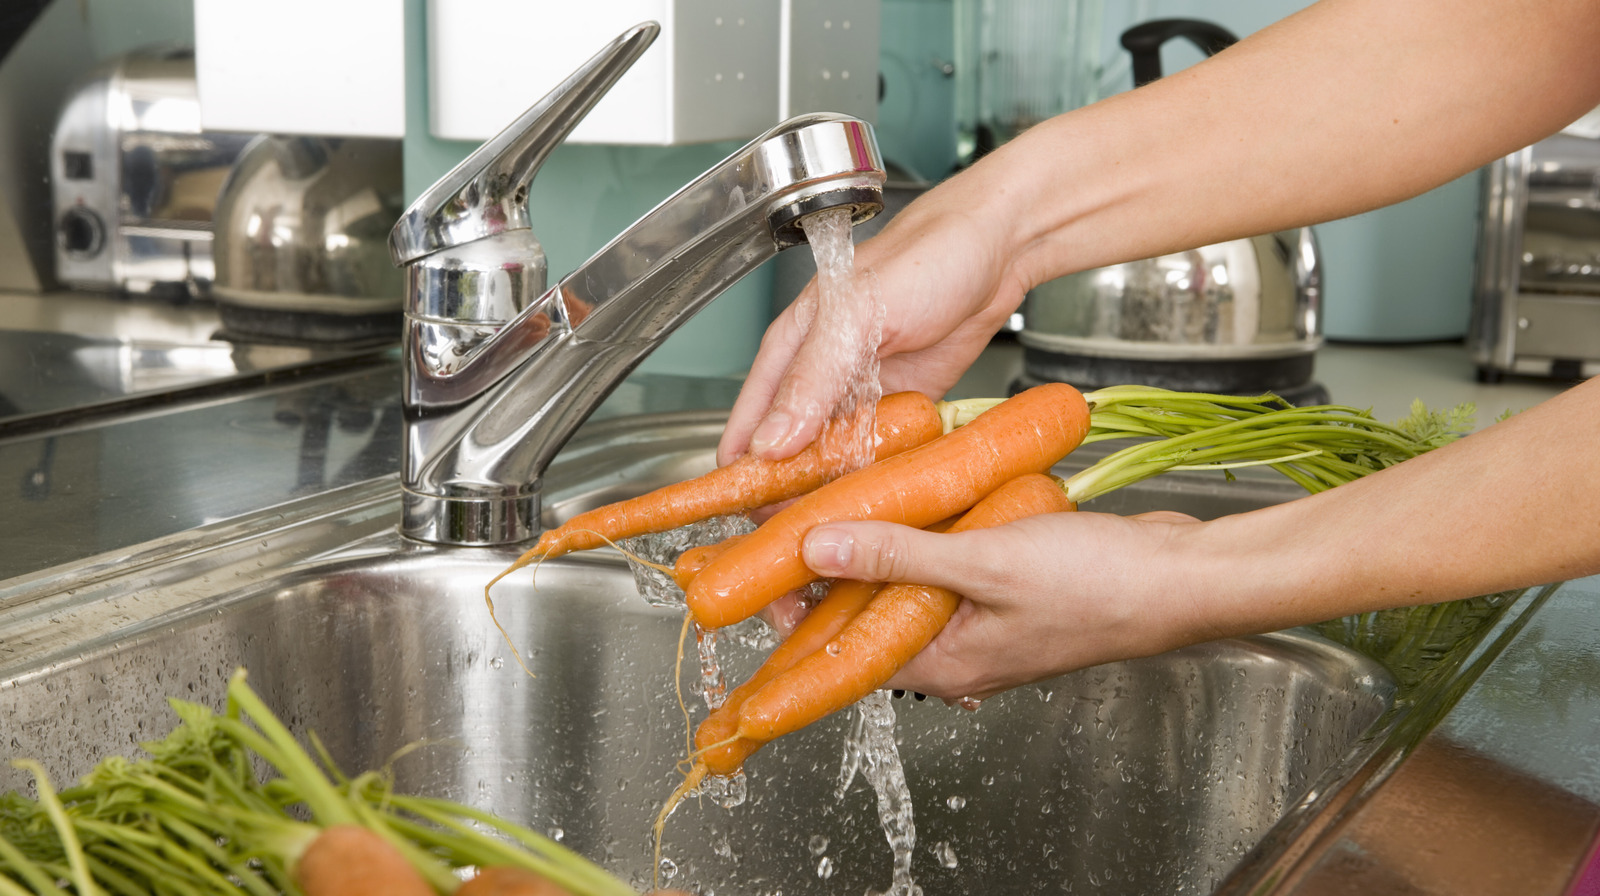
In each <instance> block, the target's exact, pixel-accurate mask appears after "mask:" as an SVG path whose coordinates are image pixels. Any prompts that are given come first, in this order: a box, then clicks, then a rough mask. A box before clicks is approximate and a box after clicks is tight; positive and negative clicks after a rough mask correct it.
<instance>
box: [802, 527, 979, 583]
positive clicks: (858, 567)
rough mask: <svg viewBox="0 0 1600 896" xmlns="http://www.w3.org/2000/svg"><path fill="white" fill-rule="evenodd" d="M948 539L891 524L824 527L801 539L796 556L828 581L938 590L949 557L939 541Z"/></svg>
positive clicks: (813, 530) (943, 577)
mask: <svg viewBox="0 0 1600 896" xmlns="http://www.w3.org/2000/svg"><path fill="white" fill-rule="evenodd" d="M948 537H949V536H946V535H939V534H935V533H932V532H924V531H922V530H921V529H913V528H911V527H910V526H901V525H897V524H895V523H882V522H854V523H829V524H826V525H822V526H818V527H816V528H815V529H812V530H811V531H810V532H808V533H806V537H805V542H804V544H803V545H802V556H803V557H804V559H805V561H806V565H807V566H809V567H811V569H812V571H813V572H816V573H818V574H819V575H822V576H826V577H829V578H835V579H856V580H858V581H862V582H916V583H918V584H922V585H944V584H945V582H944V579H945V578H946V577H947V576H946V575H943V574H941V573H945V574H947V573H949V572H950V570H949V569H948V560H949V558H948V556H947V555H948V553H949V552H948V551H947V550H946V551H941V550H940V549H939V540H940V539H943V538H948ZM941 557H943V558H944V562H941V561H940V559H939V558H941ZM941 567H945V568H944V569H941Z"/></svg>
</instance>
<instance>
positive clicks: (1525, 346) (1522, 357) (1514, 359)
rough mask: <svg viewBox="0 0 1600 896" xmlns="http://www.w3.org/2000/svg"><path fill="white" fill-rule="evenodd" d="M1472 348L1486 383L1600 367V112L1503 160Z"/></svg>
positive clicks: (1489, 181)
mask: <svg viewBox="0 0 1600 896" xmlns="http://www.w3.org/2000/svg"><path fill="white" fill-rule="evenodd" d="M1482 200H1483V206H1482V221H1481V225H1480V229H1479V233H1478V257H1477V267H1476V273H1475V282H1474V284H1473V309H1472V328H1471V331H1470V334H1469V337H1468V346H1469V349H1470V351H1471V354H1472V359H1473V362H1474V363H1475V364H1477V366H1478V378H1479V379H1480V380H1481V381H1484V382H1495V381H1497V380H1499V379H1500V378H1501V376H1502V375H1504V374H1506V373H1517V374H1531V375H1536V376H1554V377H1558V378H1562V379H1577V378H1580V377H1582V376H1585V375H1592V374H1593V373H1594V372H1595V367H1596V365H1600V110H1595V111H1594V112H1590V113H1589V114H1588V115H1586V116H1584V117H1583V118H1582V119H1579V120H1578V121H1577V122H1575V123H1574V124H1573V125H1571V126H1570V127H1568V128H1567V129H1566V130H1564V131H1562V132H1561V133H1559V134H1557V135H1555V136H1553V137H1550V138H1548V139H1545V140H1541V141H1539V142H1538V143H1535V144H1533V145H1532V146H1529V147H1526V148H1524V149H1522V150H1519V151H1517V152H1514V153H1512V154H1511V155H1509V156H1506V157H1505V158H1503V159H1499V160H1497V161H1495V162H1494V163H1492V164H1491V165H1490V166H1489V169H1488V172H1487V174H1486V175H1485V177H1484V183H1483V195H1482Z"/></svg>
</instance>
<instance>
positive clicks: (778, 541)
mask: <svg viewBox="0 0 1600 896" xmlns="http://www.w3.org/2000/svg"><path fill="white" fill-rule="evenodd" d="M1088 431H1089V407H1088V405H1087V403H1086V402H1085V401H1084V399H1083V396H1082V395H1081V394H1079V393H1078V390H1076V389H1074V388H1072V387H1071V386H1068V385H1065V384H1063V383H1048V384H1045V385H1042V386H1036V387H1034V388H1032V389H1029V390H1027V391H1026V392H1023V393H1021V394H1019V395H1016V396H1013V397H1012V398H1010V399H1008V400H1006V401H1004V402H1002V403H1001V404H998V405H996V406H995V407H994V408H992V409H990V410H988V411H985V412H984V413H982V414H980V415H978V417H977V418H976V419H975V420H973V421H972V422H971V423H968V424H967V425H965V426H963V427H961V428H959V429H956V430H954V431H953V432H950V433H948V434H946V435H944V436H942V437H940V438H938V439H935V440H934V441H932V442H929V443H927V444H925V445H921V446H919V447H916V448H913V449H911V450H909V451H906V452H905V453H903V454H898V455H895V456H894V457H890V458H888V459H886V460H882V461H879V462H877V463H875V464H873V465H871V466H869V467H867V468H865V469H862V470H857V471H856V472H854V473H851V474H849V475H846V476H842V477H840V478H839V479H836V480H834V481H833V482H830V483H828V484H827V485H824V486H822V487H821V488H818V489H817V490H816V491H814V492H811V493H810V494H808V495H805V496H804V497H802V498H800V499H799V500H797V501H795V502H794V503H793V504H791V505H789V506H788V507H786V508H784V509H783V510H781V511H779V512H778V513H777V514H775V515H774V516H773V517H772V518H771V519H769V520H767V521H766V522H765V523H763V524H762V525H761V527H760V528H758V529H756V531H755V532H753V533H752V534H751V535H750V537H748V538H746V539H744V540H743V541H741V542H739V543H738V544H736V545H734V546H732V547H731V548H729V549H728V550H727V551H725V552H723V554H722V555H721V556H719V557H717V558H716V559H715V560H713V561H712V562H711V564H710V565H708V566H707V567H706V568H705V569H704V570H702V571H701V572H700V574H699V575H697V576H695V578H694V580H693V581H692V582H690V583H689V588H688V590H687V595H688V602H689V609H690V611H691V612H692V613H693V614H694V618H695V621H696V622H698V623H699V624H700V625H701V626H703V627H705V628H721V627H723V626H725V625H731V624H732V623H735V622H738V621H740V620H742V619H746V618H748V617H750V616H752V615H754V614H755V613H757V612H758V611H760V610H761V608H763V607H765V606H766V605H767V604H769V603H771V602H772V601H773V600H776V599H777V598H778V597H780V596H782V595H784V594H786V593H788V592H790V591H793V590H794V589H796V588H800V587H802V586H804V585H807V584H809V583H810V582H813V581H815V580H816V579H817V575H816V574H815V573H814V572H812V571H811V570H810V568H808V567H807V566H806V565H805V561H804V560H803V559H802V558H801V555H800V546H801V542H802V540H803V539H804V538H805V535H806V533H807V532H809V531H811V529H812V528H814V527H815V526H819V525H822V524H823V523H829V522H836V521H839V520H866V519H874V520H888V521H891V522H897V523H903V524H905V525H909V526H917V527H919V528H920V527H923V526H927V525H929V524H931V523H934V522H936V521H938V520H941V519H944V518H945V517H948V516H952V515H954V514H957V513H960V512H961V511H964V510H966V509H967V508H969V507H971V506H973V505H974V504H976V503H977V502H978V501H979V500H981V499H982V498H983V497H984V496H985V495H987V494H989V493H990V492H991V491H994V490H995V489H996V488H999V487H1000V486H1001V485H1002V484H1004V483H1005V482H1007V481H1009V480H1011V479H1014V478H1016V477H1018V476H1021V475H1023V474H1025V473H1043V472H1044V471H1046V470H1048V469H1050V467H1051V466H1052V465H1054V464H1055V463H1056V462H1057V461H1059V460H1061V459H1062V458H1063V457H1065V456H1066V455H1067V454H1068V453H1070V452H1071V451H1072V450H1073V449H1074V448H1076V447H1077V446H1078V445H1079V444H1080V443H1081V442H1082V441H1083V438H1084V436H1085V435H1086V434H1087V433H1088Z"/></svg>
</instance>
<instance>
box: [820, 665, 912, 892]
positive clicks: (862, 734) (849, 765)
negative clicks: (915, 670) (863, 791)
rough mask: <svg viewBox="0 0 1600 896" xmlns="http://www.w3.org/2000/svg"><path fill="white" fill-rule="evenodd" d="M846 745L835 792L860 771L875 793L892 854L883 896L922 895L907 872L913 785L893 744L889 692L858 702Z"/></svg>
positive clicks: (909, 855)
mask: <svg viewBox="0 0 1600 896" xmlns="http://www.w3.org/2000/svg"><path fill="white" fill-rule="evenodd" d="M844 747H845V754H844V763H843V765H842V767H841V769H840V771H839V790H838V794H837V796H838V797H839V798H841V799H842V798H843V797H844V794H845V791H846V790H847V789H848V788H849V786H850V782H851V781H852V780H853V779H854V778H855V776H856V774H857V773H858V772H859V773H860V774H861V776H862V777H863V778H865V779H866V781H867V783H868V784H870V785H871V786H872V789H873V791H875V792H876V793H877V796H878V822H879V823H880V824H881V825H883V833H884V836H885V837H886V838H888V840H889V849H890V851H891V852H892V853H893V854H894V876H893V878H892V879H891V880H890V883H889V889H888V890H886V891H884V893H883V894H882V896H922V888H921V887H919V886H917V882H916V880H915V879H914V878H913V877H912V876H911V858H912V854H913V853H914V852H915V851H916V847H917V824H916V820H915V819H914V818H913V817H912V812H911V788H910V787H908V786H907V785H906V772H905V767H904V766H902V765H901V764H900V749H899V747H897V746H895V742H894V705H893V704H892V703H890V702H889V695H888V693H887V692H885V691H877V692H875V693H873V694H871V695H870V696H868V697H866V698H865V699H863V700H862V701H861V702H860V703H857V704H856V720H855V724H854V726H853V727H852V729H851V732H850V736H849V737H848V738H846V740H845V745H844Z"/></svg>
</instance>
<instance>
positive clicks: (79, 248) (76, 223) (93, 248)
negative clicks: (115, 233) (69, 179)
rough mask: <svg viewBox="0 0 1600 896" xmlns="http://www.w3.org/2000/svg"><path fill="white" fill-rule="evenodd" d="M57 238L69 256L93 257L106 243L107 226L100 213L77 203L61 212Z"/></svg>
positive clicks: (57, 226)
mask: <svg viewBox="0 0 1600 896" xmlns="http://www.w3.org/2000/svg"><path fill="white" fill-rule="evenodd" d="M56 238H57V239H58V240H60V241H61V248H62V250H63V251H64V252H66V253H67V255H68V256H69V257H71V258H93V257H94V256H96V255H99V254H100V250H101V248H103V247H104V246H105V244H106V226H105V224H104V223H103V222H101V220H100V216H99V215H97V214H95V213H94V212H92V211H90V210H89V209H87V208H84V207H83V206H81V205H76V206H73V207H72V208H69V209H67V210H66V211H65V212H63V213H62V214H61V221H60V222H59V223H58V224H57V225H56Z"/></svg>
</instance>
